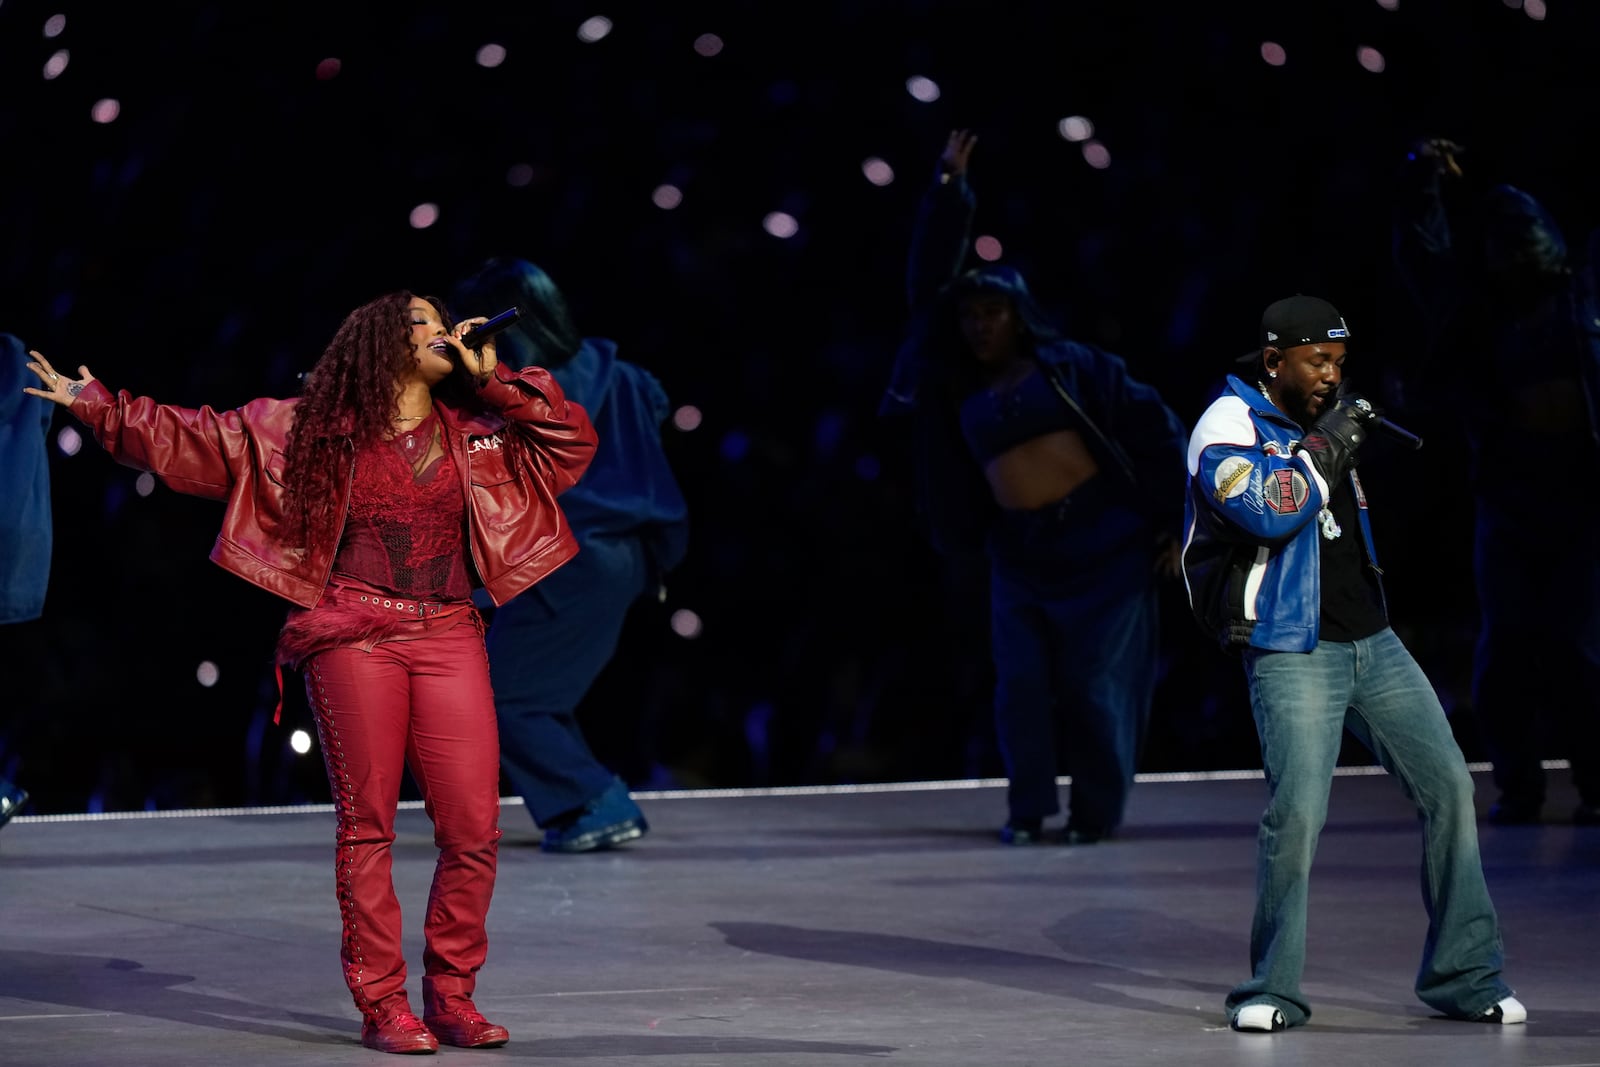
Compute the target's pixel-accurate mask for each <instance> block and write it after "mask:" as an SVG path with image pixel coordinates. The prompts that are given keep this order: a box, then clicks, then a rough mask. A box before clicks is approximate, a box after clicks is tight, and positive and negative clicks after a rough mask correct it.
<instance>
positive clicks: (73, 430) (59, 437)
mask: <svg viewBox="0 0 1600 1067" xmlns="http://www.w3.org/2000/svg"><path fill="white" fill-rule="evenodd" d="M56 448H58V449H60V450H61V454H62V455H63V456H76V455H77V454H78V451H79V449H81V448H83V434H81V433H79V432H78V428H77V427H76V426H63V427H61V431H60V432H59V433H57V434H56Z"/></svg>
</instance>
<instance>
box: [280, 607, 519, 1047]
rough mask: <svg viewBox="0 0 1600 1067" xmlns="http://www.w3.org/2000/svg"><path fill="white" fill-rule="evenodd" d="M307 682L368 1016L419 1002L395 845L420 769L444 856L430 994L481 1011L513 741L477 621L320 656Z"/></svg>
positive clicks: (347, 926)
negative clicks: (508, 739) (504, 783)
mask: <svg viewBox="0 0 1600 1067" xmlns="http://www.w3.org/2000/svg"><path fill="white" fill-rule="evenodd" d="M305 674H306V695H307V697H308V698H309V700H310V703H311V708H312V710H313V712H315V714H316V720H317V733H318V737H319V738H320V741H321V745H322V755H323V760H324V763H325V764H326V766H327V770H328V783H329V786H330V787H331V789H332V792H333V800H334V807H335V808H336V810H337V812H338V831H337V833H338V840H337V856H336V862H335V885H336V888H337V892H338V898H339V913H340V917H341V918H342V919H343V925H344V936H343V942H342V947H341V950H340V957H341V959H342V960H343V961H344V974H345V982H346V983H347V984H348V985H349V987H350V993H351V995H352V996H353V997H354V998H355V1002H356V1007H357V1008H359V1009H360V1010H361V1013H362V1015H363V1016H365V1017H367V1018H369V1019H370V1018H376V1017H378V1016H380V1015H382V1014H383V1013H384V1012H385V1011H387V1010H389V1008H391V1007H393V1002H392V1001H391V1003H389V1004H385V1001H390V999H391V998H393V997H395V996H396V995H398V996H400V997H402V998H403V997H404V995H405V987H406V964H405V957H404V955H403V954H402V951H401V923H400V901H399V899H398V898H397V897H396V896H395V891H394V881H393V876H392V866H393V855H392V852H391V846H392V845H393V844H394V819H395V812H396V809H397V807H398V804H399V800H400V786H401V782H402V779H403V776H404V769H405V767H407V766H409V767H410V768H411V775H412V778H413V779H414V780H415V781H416V783H417V786H418V788H419V789H420V790H421V792H422V796H423V800H424V805H425V807H426V809H427V812H428V817H429V818H430V819H432V820H433V840H434V844H435V845H436V846H438V849H439V858H438V862H437V864H436V866H435V867H434V872H433V888H432V890H431V891H430V892H429V894H428V910H427V914H426V916H425V917H424V919H423V934H424V938H425V945H426V947H425V951H424V953H423V972H424V979H423V985H424V990H425V991H426V994H427V996H428V998H429V1000H430V1002H431V1003H432V1004H436V1005H439V1006H441V1008H442V1009H443V1010H449V1009H450V1008H452V1007H456V1006H459V1005H460V1004H461V1003H462V1002H467V1006H470V998H471V996H472V990H473V987H474V985H475V983H476V976H477V972H478V968H479V967H481V966H482V965H483V961H484V957H485V956H486V955H487V952H488V938H487V935H486V933H485V930H484V923H485V920H486V919H487V917H488V913H489V899H490V897H491V896H492V895H493V892H494V877H495V861H496V856H497V853H498V849H499V841H500V827H499V819H500V795H499V793H500V753H499V742H498V736H497V734H496V728H495V716H494V694H493V691H492V689H491V688H490V686H489V665H488V659H487V657H486V655H485V653H484V647H483V634H482V628H481V623H480V622H479V620H478V617H477V614H476V612H473V613H469V614H467V615H463V616H460V617H459V618H458V619H457V620H451V621H449V622H447V623H446V624H445V625H442V626H441V627H440V628H439V629H438V631H437V632H429V633H427V634H426V636H422V637H417V638H413V639H407V640H389V641H384V642H382V643H380V644H378V645H376V646H375V647H373V648H372V649H371V650H370V651H362V650H361V649H358V648H335V649H330V650H328V651H325V652H320V653H318V654H317V655H315V656H314V657H312V658H311V660H310V661H308V663H307V664H306V670H305Z"/></svg>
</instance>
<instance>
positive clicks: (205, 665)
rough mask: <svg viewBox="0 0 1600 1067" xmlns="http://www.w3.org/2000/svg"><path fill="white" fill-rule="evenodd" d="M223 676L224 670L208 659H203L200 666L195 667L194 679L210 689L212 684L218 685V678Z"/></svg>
mask: <svg viewBox="0 0 1600 1067" xmlns="http://www.w3.org/2000/svg"><path fill="white" fill-rule="evenodd" d="M221 677H222V671H221V670H220V669H219V668H218V667H217V665H216V664H215V663H212V662H211V661H210V660H208V659H204V660H201V661H200V666H198V667H196V668H195V669H194V680H195V681H197V682H199V683H200V684H201V685H203V686H205V687H206V688H207V689H210V688H211V687H212V686H214V685H216V684H217V680H218V679H219V678H221Z"/></svg>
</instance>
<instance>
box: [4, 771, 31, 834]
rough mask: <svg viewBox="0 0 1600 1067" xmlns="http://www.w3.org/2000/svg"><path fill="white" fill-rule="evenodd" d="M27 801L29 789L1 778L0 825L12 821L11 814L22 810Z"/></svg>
mask: <svg viewBox="0 0 1600 1067" xmlns="http://www.w3.org/2000/svg"><path fill="white" fill-rule="evenodd" d="M27 802H28V793H27V790H25V789H23V788H22V787H21V786H15V785H12V784H11V783H10V782H7V781H5V780H3V779H0V826H4V825H5V824H6V823H8V822H10V821H11V816H13V815H15V814H16V813H17V812H19V811H21V810H22V805H24V804H26V803H27Z"/></svg>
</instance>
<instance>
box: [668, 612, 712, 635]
mask: <svg viewBox="0 0 1600 1067" xmlns="http://www.w3.org/2000/svg"><path fill="white" fill-rule="evenodd" d="M670 625H671V626H672V632H673V633H675V634H677V635H678V636H679V637H681V638H683V639H685V640H687V641H693V640H694V639H695V638H697V637H699V636H700V635H701V634H702V633H703V632H704V631H705V624H704V623H702V622H701V621H700V616H699V615H696V614H695V613H694V612H692V611H690V610H689V609H688V608H679V609H678V610H677V611H674V612H673V613H672V619H671V623H670Z"/></svg>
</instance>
